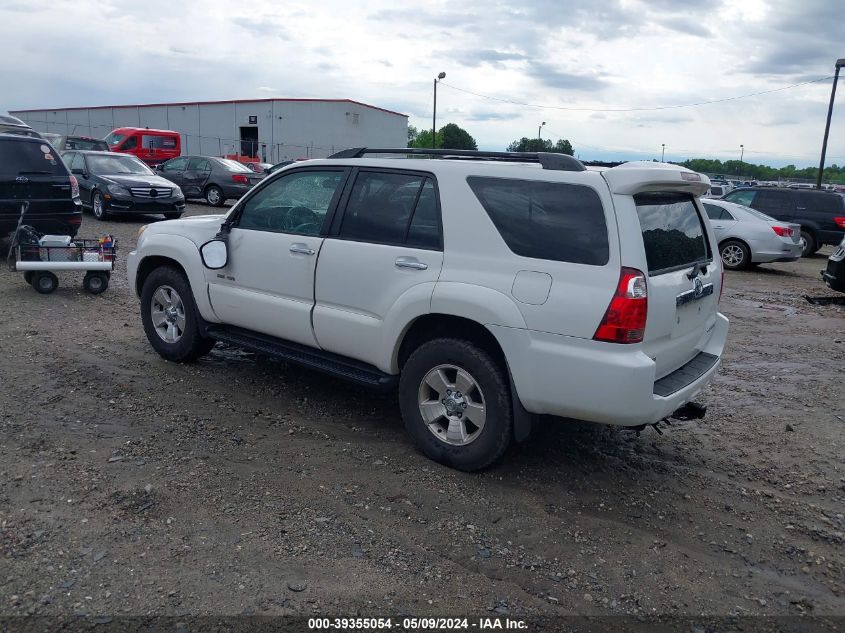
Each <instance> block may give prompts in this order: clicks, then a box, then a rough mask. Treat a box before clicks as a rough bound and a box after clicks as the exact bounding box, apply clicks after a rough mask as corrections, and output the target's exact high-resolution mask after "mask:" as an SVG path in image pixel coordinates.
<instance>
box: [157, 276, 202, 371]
mask: <svg viewBox="0 0 845 633" xmlns="http://www.w3.org/2000/svg"><path fill="white" fill-rule="evenodd" d="M141 321H142V322H143V324H144V333H145V334H146V335H147V339H148V340H149V341H150V345H152V346H153V349H155V350H156V351H157V352H158V353H159V354H160V355H161V356H162V357H164V358H166V359H167V360H172V361H176V362H185V361H192V360H196V359H197V358H199V357H200V356H203V355H205V354H207V353H208V352H209V351H210V350H211V348H212V347H214V341H213V340H212V339H208V338H205V337H203V336H201V335H200V332H199V318H198V315H197V310H196V304H195V303H194V296H193V293H192V291H191V285H190V284H189V283H188V280H187V278H186V277H185V275H184V274H183V273H182V272H181V271H178V270H176V269H175V268H170V267H168V266H165V267H162V268H157V269H155V270H154V271H153V272H151V273H150V275H149V276H148V277H147V279H146V280H145V281H144V286H143V288H142V290H141Z"/></svg>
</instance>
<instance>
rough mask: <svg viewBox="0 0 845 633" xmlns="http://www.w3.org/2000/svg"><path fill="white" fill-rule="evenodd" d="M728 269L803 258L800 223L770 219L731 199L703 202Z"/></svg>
mask: <svg viewBox="0 0 845 633" xmlns="http://www.w3.org/2000/svg"><path fill="white" fill-rule="evenodd" d="M701 202H702V204H703V205H704V210H705V211H706V212H707V217H709V218H710V224H712V225H713V232H714V233H715V234H716V240H717V241H718V243H719V255H720V256H721V257H722V263H723V264H724V266H725V268H727V269H728V270H742V269H744V268H748V267H749V266H751V265H752V264H765V263H769V262H790V261H793V260H795V259H798V258H799V257H801V226H800V225H799V224H790V223H788V222H781V221H779V220H775V219H774V218H770V217H769V216H768V215H766V214H764V213H760V212H759V211H757V210H756V209H752V208H750V207H746V206H743V205H741V204H736V203H734V202H728V201H727V200H713V199H704V200H702V201H701Z"/></svg>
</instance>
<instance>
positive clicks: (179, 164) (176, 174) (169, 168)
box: [158, 156, 188, 193]
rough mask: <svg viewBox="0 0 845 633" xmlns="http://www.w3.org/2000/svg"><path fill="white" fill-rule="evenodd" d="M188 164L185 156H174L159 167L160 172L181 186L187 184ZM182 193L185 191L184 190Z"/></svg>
mask: <svg viewBox="0 0 845 633" xmlns="http://www.w3.org/2000/svg"><path fill="white" fill-rule="evenodd" d="M187 166H188V159H187V158H186V157H185V156H181V157H180V158H173V159H171V160H169V161H167V162H166V163H163V164H162V165H160V166H159V167H158V173H159V174H160V175H161V176H163V177H165V178H167V179H168V180H169V181H170V182H174V183H176V184H177V185H179V187H181V186H182V185H183V184H185V180H184V176H185V168H186V167H187ZM182 193H185V192H184V191H183V192H182Z"/></svg>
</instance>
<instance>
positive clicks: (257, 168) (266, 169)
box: [244, 163, 273, 174]
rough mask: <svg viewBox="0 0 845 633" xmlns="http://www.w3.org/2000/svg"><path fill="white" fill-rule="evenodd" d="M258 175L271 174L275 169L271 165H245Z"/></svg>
mask: <svg viewBox="0 0 845 633" xmlns="http://www.w3.org/2000/svg"><path fill="white" fill-rule="evenodd" d="M244 165H246V166H247V167H249V168H250V169H251V170H252V171H254V172H255V173H256V174H269V173H270V168H271V167H273V165H271V164H270V163H244Z"/></svg>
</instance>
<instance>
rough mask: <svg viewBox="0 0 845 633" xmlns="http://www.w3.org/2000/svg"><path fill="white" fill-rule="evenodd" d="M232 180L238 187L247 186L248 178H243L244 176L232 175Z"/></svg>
mask: <svg viewBox="0 0 845 633" xmlns="http://www.w3.org/2000/svg"><path fill="white" fill-rule="evenodd" d="M232 180H234V181H235V182H236V183H238V184H239V185H248V184H249V177H248V176H245V175H244V174H232Z"/></svg>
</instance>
